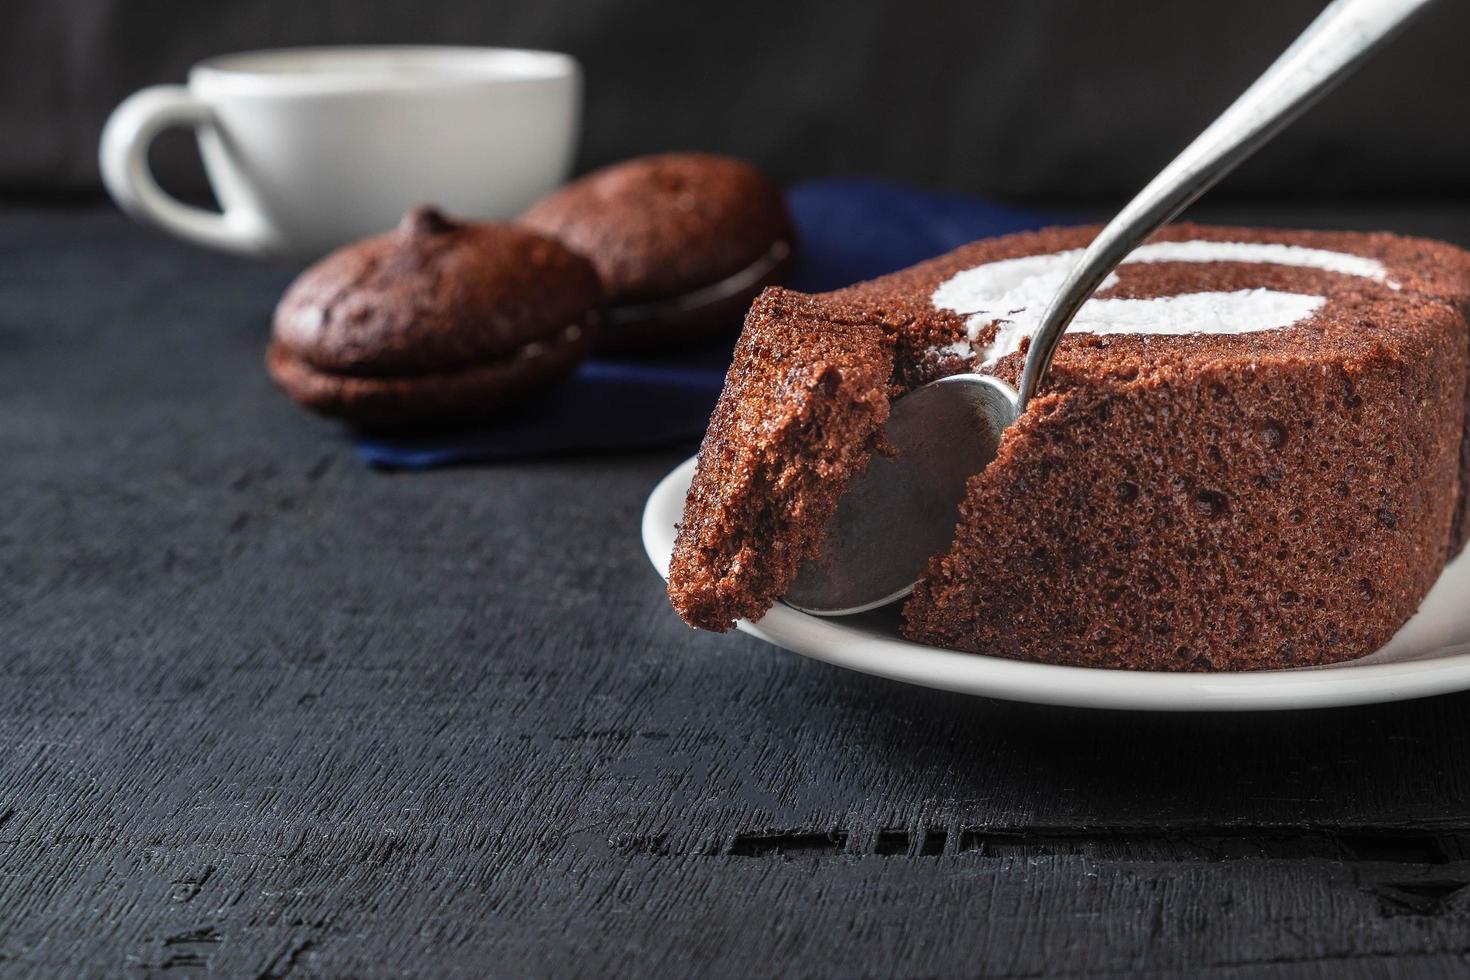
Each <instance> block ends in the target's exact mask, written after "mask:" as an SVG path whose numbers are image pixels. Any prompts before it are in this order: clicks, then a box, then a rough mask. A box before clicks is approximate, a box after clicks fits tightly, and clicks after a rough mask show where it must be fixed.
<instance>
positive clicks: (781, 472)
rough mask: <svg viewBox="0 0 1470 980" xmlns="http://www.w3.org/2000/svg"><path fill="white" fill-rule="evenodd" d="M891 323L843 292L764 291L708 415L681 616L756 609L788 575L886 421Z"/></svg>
mask: <svg viewBox="0 0 1470 980" xmlns="http://www.w3.org/2000/svg"><path fill="white" fill-rule="evenodd" d="M892 373H893V331H892V329H891V328H889V327H887V326H885V325H884V323H883V321H882V318H881V316H879V315H876V314H875V313H874V311H871V310H868V309H865V308H863V307H854V306H853V305H852V304H844V303H842V302H840V301H833V302H824V301H819V300H817V299H816V298H815V297H808V296H803V295H802V294H800V293H792V292H789V291H787V290H784V289H780V288H773V289H769V290H767V291H766V292H765V293H764V294H763V295H762V296H761V297H760V298H759V299H758V300H756V303H755V305H754V306H753V307H752V309H751V311H750V314H749V316H747V317H746V320H745V329H744V331H743V332H742V333H741V335H740V342H739V344H737V346H736V348H735V359H734V362H733V363H732V364H731V367H730V373H729V375H728V376H727V377H726V378H725V390H724V393H723V394H722V395H721V396H720V401H719V404H718V405H717V406H716V407H715V411H714V414H713V415H712V416H711V417H710V423H709V430H708V432H707V433H706V434H705V437H704V444H703V446H702V447H701V449H700V453H699V465H698V468H697V470H696V471H695V475H694V483H693V485H692V486H691V487H690V490H689V499H688V502H687V503H686V504H685V506H684V520H683V522H682V523H681V524H680V526H679V537H678V542H677V544H676V546H675V549H674V557H673V562H672V564H671V567H670V573H669V574H670V578H669V595H670V596H671V597H672V598H673V601H674V605H675V606H676V607H677V608H678V610H679V613H680V615H682V616H683V617H684V618H685V620H687V621H688V622H689V623H690V624H691V625H694V626H700V627H703V628H705V629H711V630H721V631H723V630H727V629H729V628H730V627H731V625H733V621H734V620H736V619H742V618H755V617H759V616H761V615H762V614H764V613H765V611H766V610H767V609H769V608H770V607H771V603H772V602H774V601H775V600H776V599H777V598H778V597H779V596H780V595H781V593H782V592H784V591H785V589H786V587H787V586H788V585H789V584H790V583H791V580H792V578H793V577H794V576H795V575H796V569H797V567H798V566H799V565H800V563H801V562H802V560H803V559H806V558H809V557H811V556H812V555H813V554H815V553H816V546H817V540H818V538H819V537H820V536H821V533H822V528H823V527H824V526H825V525H826V523H827V519H828V518H829V517H830V516H831V515H832V512H833V510H835V509H836V507H837V498H838V497H839V496H840V495H841V493H842V490H843V488H844V487H846V485H847V481H848V480H849V479H851V477H852V475H853V474H854V473H857V472H859V471H861V469H862V468H863V467H864V466H866V465H867V462H868V456H869V454H870V453H871V452H872V450H873V446H874V442H875V437H876V435H877V433H878V432H879V430H880V429H881V428H882V426H883V423H884V421H885V420H887V418H888V399H889V392H888V379H889V377H890V375H891V374H892Z"/></svg>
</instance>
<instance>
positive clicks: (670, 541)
mask: <svg viewBox="0 0 1470 980" xmlns="http://www.w3.org/2000/svg"><path fill="white" fill-rule="evenodd" d="M693 476H694V460H693V459H688V460H685V461H684V462H683V463H681V464H680V465H679V466H678V468H676V469H675V470H674V471H673V472H672V473H670V474H669V475H668V476H666V477H664V478H663V480H662V481H660V482H659V485H658V486H657V487H655V488H654V490H653V493H651V494H649V496H648V503H647V505H646V506H645V507H644V509H643V547H644V548H645V549H647V551H648V557H649V560H651V561H652V562H653V566H654V568H656V569H658V572H659V574H660V575H662V576H663V577H664V578H668V576H669V556H670V554H672V552H673V550H674V525H675V523H676V522H677V521H678V520H679V518H680V516H681V515H682V514H683V511H684V497H685V495H686V494H687V493H688V492H689V481H690V479H692V478H693ZM1467 597H1470V556H1467V555H1462V556H1461V557H1460V558H1458V559H1456V560H1455V561H1454V562H1451V563H1450V565H1449V567H1448V568H1446V569H1445V571H1444V574H1443V575H1441V576H1440V578H1439V581H1438V582H1437V583H1435V586H1434V589H1433V590H1432V591H1431V592H1430V593H1429V596H1428V597H1427V598H1426V599H1425V600H1424V604H1423V605H1422V606H1421V607H1420V608H1419V612H1418V613H1416V614H1415V616H1414V618H1413V619H1411V620H1409V621H1408V622H1407V623H1406V624H1404V628H1403V629H1401V630H1399V631H1398V633H1397V634H1395V635H1394V638H1393V639H1392V640H1390V641H1389V642H1388V644H1387V645H1386V646H1384V647H1383V649H1381V650H1379V651H1377V652H1376V653H1374V654H1372V655H1370V656H1367V657H1363V658H1362V659H1361V660H1354V661H1351V662H1349V663H1343V664H1334V665H1332V666H1330V667H1309V668H1303V669H1300V670H1260V671H1243V672H1240V673H1228V674H1195V673H1164V672H1157V671H1135V670H1100V669H1097V668H1091V667H1058V666H1055V665H1052V664H1036V663H1026V662H1025V661H1020V660H1005V659H1002V658H1000V657H985V656H980V655H978V654H973V653H956V652H954V651H953V650H941V649H939V648H937V647H931V646H924V645H923V644H920V643H913V642H910V641H909V640H905V639H904V638H903V637H902V636H900V635H899V634H898V629H897V625H898V617H897V615H896V613H895V611H894V608H896V607H891V608H890V609H888V610H879V611H877V612H872V613H865V614H863V615H860V616H849V617H845V618H842V619H822V618H820V617H818V616H809V615H807V614H806V613H801V612H797V611H796V610H795V609H792V608H791V607H789V606H785V605H782V604H780V603H777V604H776V605H775V607H774V608H772V609H771V611H770V612H769V613H767V614H766V615H765V617H764V618H762V619H761V620H760V621H759V622H756V623H751V622H746V621H745V620H741V621H740V623H739V624H738V626H739V628H740V629H741V630H743V631H745V632H746V633H749V634H751V635H752V636H758V637H760V638H761V639H763V640H766V641H767V642H769V643H774V644H775V645H776V646H779V647H784V648H786V649H787V650H791V651H794V652H795V653H799V654H802V655H803V656H807V657H812V658H815V659H817V660H825V661H827V662H828V663H830V664H836V665H838V666H839V667H848V668H850V669H852V670H860V671H862V672H863V673H865V674H876V675H877V676H879V677H887V678H891V679H892V680H896V681H903V682H905V683H908V684H919V685H922V686H924V687H935V688H940V689H942V690H946V691H958V692H960V693H961V694H977V695H982V696H984V697H992V698H1005V699H1007V700H1011V701H1031V702H1034V703H1036V704H1062V705H1076V706H1080V707H1089V708H1130V709H1143V710H1149V711H1246V710H1258V709H1277V710H1279V709H1286V708H1326V707H1332V706H1334V705H1346V704H1372V703H1375V702H1379V701H1402V700H1405V699H1408V698H1422V697H1426V696H1428V695H1431V694H1446V693H1449V692H1451V691H1463V690H1466V689H1470V602H1467V601H1466V600H1467Z"/></svg>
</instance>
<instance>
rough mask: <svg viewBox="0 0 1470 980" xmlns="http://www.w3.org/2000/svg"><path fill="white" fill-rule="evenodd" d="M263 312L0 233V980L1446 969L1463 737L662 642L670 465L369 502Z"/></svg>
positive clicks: (509, 472)
mask: <svg viewBox="0 0 1470 980" xmlns="http://www.w3.org/2000/svg"><path fill="white" fill-rule="evenodd" d="M1467 227H1470V225H1467ZM288 279H289V271H288V270H284V269H280V268H274V267H270V266H263V265H255V264H247V263H244V262H241V261H238V260H233V259H227V258H221V257H218V256H213V255H209V254H204V253H199V252H195V251H193V250H190V249H188V248H186V247H184V246H181V245H175V244H172V243H170V242H167V241H164V240H163V239H161V238H159V237H157V236H155V235H153V234H151V233H149V232H146V231H142V230H139V229H135V228H133V227H132V226H130V225H128V224H127V223H126V222H125V221H124V220H123V219H121V218H119V217H116V216H114V215H112V214H110V213H108V212H105V211H93V210H85V209H83V210H69V211H68V210H52V211H23V210H17V209H13V208H12V209H10V210H8V211H4V212H0V476H3V479H0V974H3V975H5V976H16V977H53V976H63V975H78V976H120V975H126V976H140V977H142V976H159V977H188V976H196V975H201V976H202V975H218V976H246V977H287V976H290V977H298V976H300V977H307V976H366V977H388V976H449V977H479V976H487V975H493V976H588V977H601V976H609V975H634V976H681V975H705V976H778V975H810V976H820V975H832V976H889V975H903V976H936V977H938V976H968V975H989V976H1017V977H1019V976H1039V975H1058V976H1107V975H1116V976H1147V975H1170V974H1175V973H1180V972H1193V973H1196V974H1197V975H1203V976H1218V977H1235V976H1267V977H1271V976H1306V977H1324V978H1326V977H1341V976H1354V975H1358V976H1385V975H1410V974H1412V975H1418V976H1447V977H1448V976H1461V975H1464V973H1465V971H1466V970H1467V969H1470V726H1467V725H1466V724H1465V718H1466V712H1467V708H1470V698H1467V697H1463V696H1451V697H1443V698H1437V699H1432V700H1426V701H1421V702H1414V703H1406V704H1398V705H1388V706H1382V707H1374V708H1358V709H1344V710H1336V711H1324V712H1314V713H1302V714H1267V715H1259V716H1238V715H1232V716H1216V717H1209V716H1194V717H1190V716H1169V715H1154V716H1146V715H1116V714H1105V713H1096V712H1086V711H1071V710H1059V709H1049V708H1038V707H1028V706H1024V705H1011V704H1005V703H1001V702H993V701H984V700H976V699H969V698H963V697H959V696H956V695H949V694H944V693H938V692H931V691H925V690H919V689H915V688H907V687H902V686H898V685H895V684H891V683H886V682H883V681H879V680H875V679H872V678H867V677H863V676H859V675H856V674H852V673H847V672H843V671H840V670H837V669H835V668H831V667H828V666H825V665H822V664H818V663H814V662H809V661H806V660H803V659H801V658H798V657H795V656H790V655H786V654H783V653H781V652H779V651H776V650H774V649H771V648H769V647H766V646H763V645H761V644H760V643H758V642H756V641H754V640H752V639H750V638H748V637H744V636H725V637H716V636H710V635H705V634H698V633H694V632H692V631H690V630H688V629H687V628H685V627H684V626H683V625H682V624H681V623H680V622H679V621H678V620H677V618H676V617H675V616H674V614H673V613H672V611H671V610H670V609H669V608H668V605H667V603H666V601H665V599H664V598H663V595H662V589H661V588H660V583H659V582H658V580H657V578H656V577H655V575H654V573H653V572H652V570H651V569H650V568H649V566H648V563H647V561H646V559H645V558H644V557H643V554H642V551H641V546H640V545H639V542H638V527H637V525H638V516H639V512H640V509H641V506H642V502H643V499H644V496H645V495H646V493H647V491H648V490H649V489H650V488H651V486H652V485H653V483H654V482H655V481H656V480H657V478H658V477H659V476H661V475H662V474H663V473H664V472H665V471H666V470H667V469H669V468H670V467H671V466H672V465H673V464H674V463H675V462H676V461H677V459H678V458H679V457H680V455H681V453H677V452H668V453H657V454H643V455H636V456H627V457H595V458H582V459H568V460H555V461H541V462H531V463H524V464H516V465H505V466H494V467H483V468H458V469H449V470H441V471H437V472H433V473H428V474H421V475H390V474H383V473H377V472H373V471H370V470H368V469H366V468H364V467H362V466H361V465H359V464H358V463H357V462H356V460H355V459H354V458H353V456H352V453H351V448H350V446H349V445H348V444H347V443H346V442H345V441H344V439H343V437H342V436H341V434H340V433H339V432H338V430H336V429H335V428H334V427H332V426H330V425H327V424H324V423H321V422H317V421H314V420H311V419H308V418H306V417H305V416H303V415H302V414H301V413H299V412H298V411H297V410H296V409H295V408H294V407H293V406H291V405H290V404H289V403H288V402H287V401H286V400H285V399H284V398H282V397H281V396H279V395H278V394H277V393H276V392H275V391H273V390H272V389H271V387H270V385H269V383H268V381H267V380H266V378H265V376H264V372H263V370H262V369H261V350H262V347H263V341H264V336H265V329H266V326H265V325H266V322H267V316H268V313H269V310H270V307H271V305H272V303H273V301H274V298H275V296H276V295H277V293H278V292H279V290H280V289H281V288H282V287H283V286H284V285H285V283H286V282H287V280H288Z"/></svg>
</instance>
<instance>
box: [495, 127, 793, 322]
mask: <svg viewBox="0 0 1470 980" xmlns="http://www.w3.org/2000/svg"><path fill="white" fill-rule="evenodd" d="M520 223H521V224H522V225H524V226H525V227H527V228H531V229H533V230H535V231H538V232H540V233H542V234H544V235H549V236H551V237H554V238H557V239H559V240H560V241H561V242H563V243H564V244H565V245H567V247H569V248H571V249H572V250H574V251H576V252H579V253H581V254H582V255H585V256H587V257H588V259H590V260H591V262H592V264H593V265H594V266H596V267H597V274H598V276H600V277H601V279H602V285H603V289H604V290H605V292H606V294H607V300H608V304H609V306H608V308H607V310H605V311H604V323H605V326H606V329H605V330H604V332H603V335H602V344H603V345H604V346H605V347H621V348H637V347H654V346H661V345H666V344H680V343H687V342H693V341H699V340H705V339H709V338H710V337H712V336H716V335H718V334H720V333H723V332H727V331H728V332H731V333H733V332H734V331H736V330H738V329H739V327H740V321H741V317H742V316H743V315H744V314H745V311H746V310H747V309H748V308H749V307H750V303H751V301H752V300H753V299H755V297H756V296H758V295H759V294H760V292H761V290H762V289H764V288H765V287H767V286H770V285H773V284H776V283H779V282H780V281H781V280H782V278H783V277H784V276H785V275H786V273H787V271H788V269H789V268H790V266H791V264H792V261H793V259H794V256H795V249H796V238H795V234H794V233H793V231H792V227H791V219H790V217H789V216H788V215H787V213H786V205H785V203H784V202H783V201H782V198H781V192H780V190H778V189H777V187H776V186H775V185H774V184H772V183H771V182H770V181H769V180H767V179H766V178H765V177H764V176H762V175H761V173H760V172H759V171H757V170H756V169H755V168H754V167H752V166H750V164H748V163H744V162H742V161H740V160H734V159H731V158H729V157H722V156H714V155H712V154H707V153H666V154H660V155H657V156H647V157H639V158H637V159H635V160H629V161H627V162H625V163H620V164H616V165H614V166H611V167H606V168H604V169H602V170H598V171H596V172H594V173H591V174H588V175H587V176H586V177H583V178H582V179H581V180H578V181H576V182H574V183H572V184H569V185H568V186H566V187H564V188H562V189H561V190H560V191H557V192H556V193H554V194H552V195H551V196H549V197H547V198H544V199H543V200H541V201H539V202H538V203H536V204H534V205H532V207H531V209H530V210H528V211H527V212H526V213H525V214H523V215H522V216H521V218H520Z"/></svg>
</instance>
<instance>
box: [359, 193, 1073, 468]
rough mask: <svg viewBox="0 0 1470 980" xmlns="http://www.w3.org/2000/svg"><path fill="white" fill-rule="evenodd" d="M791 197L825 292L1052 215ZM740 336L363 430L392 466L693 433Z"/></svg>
mask: <svg viewBox="0 0 1470 980" xmlns="http://www.w3.org/2000/svg"><path fill="white" fill-rule="evenodd" d="M787 204H788V205H789V207H790V209H791V216H792V219H793V220H794V221H795V223H796V229H797V234H798V236H799V238H800V259H799V263H798V265H797V267H796V269H795V271H794V273H793V275H792V277H791V280H790V282H789V283H787V285H789V286H790V287H791V288H793V289H799V290H802V291H804V292H823V291H826V290H829V289H839V288H841V287H843V286H847V285H850V284H852V283H854V282H859V281H861V280H863V279H872V278H873V277H875V276H881V275H884V274H886V273H889V272H893V271H895V270H897V269H902V268H904V267H906V266H910V265H913V264H914V263H915V262H921V261H923V260H924V259H928V258H932V257H933V256H935V255H939V254H941V253H943V252H947V251H949V250H950V249H953V248H957V247H958V246H960V245H963V244H965V243H966V242H971V241H974V240H975V239H977V238H986V237H988V236H991V235H1003V234H1006V233H1008V232H1013V231H1025V230H1027V229H1031V228H1039V227H1041V226H1042V225H1045V224H1047V223H1048V221H1049V219H1048V218H1047V216H1046V215H1043V214H1040V213H1038V212H1033V211H1028V210H1023V209H1020V208H1014V207H1009V206H1007V205H1004V204H998V203H996V202H994V201H986V200H980V199H977V198H973V197H964V196H961V195H957V194H946V193H940V192H936V191H927V190H920V189H918V188H913V187H904V186H901V185H897V184H892V183H888V182H886V181H880V180H870V179H826V180H812V181H807V182H806V183H802V184H797V185H796V186H795V187H793V188H791V189H790V191H789V192H788V193H787ZM733 344H734V338H733V337H732V338H731V339H729V340H727V341H724V342H721V343H719V344H716V345H714V346H712V347H705V348H700V349H696V350H684V351H677V352H672V353H661V354H640V355H637V356H626V357H596V358H593V359H591V360H588V361H587V362H585V363H584V364H583V365H582V367H581V368H580V369H579V370H578V372H577V374H576V375H575V376H574V377H572V378H571V379H570V380H568V381H566V382H565V383H563V384H561V385H558V386H557V387H556V388H554V389H551V390H549V391H547V392H545V393H544V394H543V395H541V396H540V397H539V398H536V399H534V400H533V401H530V402H528V403H525V404H523V405H521V406H519V407H518V408H517V409H516V410H515V411H514V412H512V413H510V414H507V415H505V416H503V417H502V418H500V419H498V420H497V421H496V423H495V424H494V425H493V426H488V427H485V428H482V429H474V430H470V431H462V432H452V433H445V434H443V435H429V436H413V437H403V438H368V437H361V438H359V439H358V440H357V452H358V456H359V457H360V458H361V459H362V460H363V461H364V462H366V463H368V464H370V465H372V466H377V467H382V468H385V469H398V470H422V469H429V468H431V467H435V466H444V465H448V464H451V463H467V462H478V461H495V460H508V459H524V458H527V457H532V456H548V455H563V454H568V453H587V452H616V451H625V450H638V449H653V448H658V447H663V446H672V445H679V444H682V443H689V444H693V443H694V442H696V441H697V440H698V439H699V437H700V436H701V435H702V434H703V432H704V427H705V423H706V421H707V420H708V419H709V414H710V411H711V410H712V409H713V408H714V405H715V400H716V399H717V398H718V397H719V394H720V388H721V387H722V386H723V385H724V382H725V369H726V368H727V367H728V366H729V364H730V352H731V349H732V347H733Z"/></svg>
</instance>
